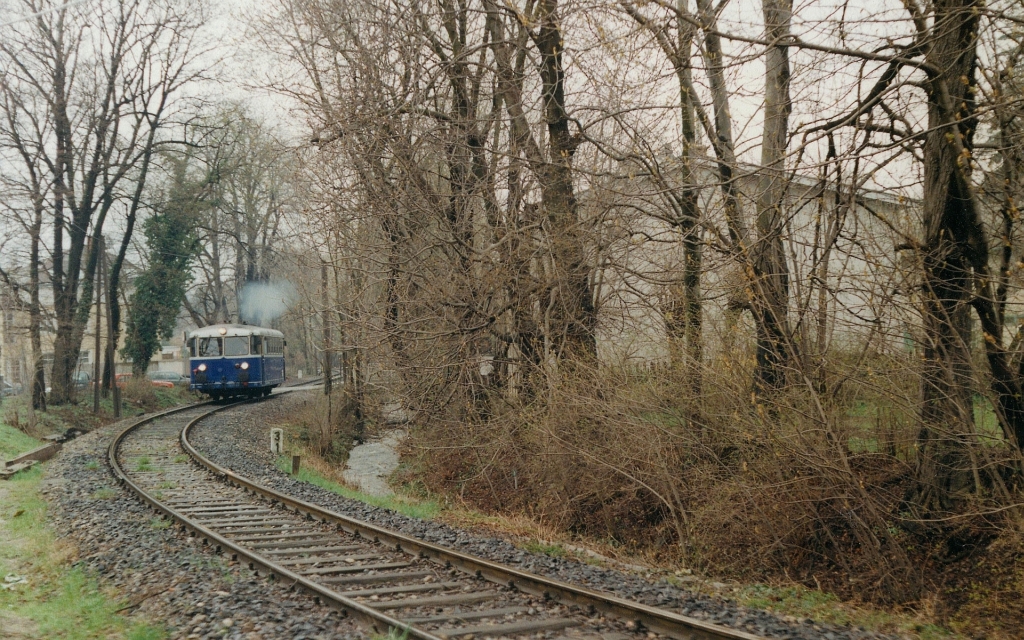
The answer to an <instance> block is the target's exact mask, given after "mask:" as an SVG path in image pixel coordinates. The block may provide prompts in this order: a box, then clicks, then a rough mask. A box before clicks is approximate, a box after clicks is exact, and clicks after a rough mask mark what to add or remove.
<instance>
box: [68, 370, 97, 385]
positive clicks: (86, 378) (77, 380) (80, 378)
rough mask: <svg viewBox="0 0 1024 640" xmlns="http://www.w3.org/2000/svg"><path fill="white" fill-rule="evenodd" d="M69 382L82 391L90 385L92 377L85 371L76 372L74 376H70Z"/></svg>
mask: <svg viewBox="0 0 1024 640" xmlns="http://www.w3.org/2000/svg"><path fill="white" fill-rule="evenodd" d="M71 381H72V382H73V383H74V385H75V387H77V388H79V389H84V388H86V387H88V386H89V385H90V384H91V383H92V376H91V375H89V372H87V371H76V372H75V375H74V376H72V378H71Z"/></svg>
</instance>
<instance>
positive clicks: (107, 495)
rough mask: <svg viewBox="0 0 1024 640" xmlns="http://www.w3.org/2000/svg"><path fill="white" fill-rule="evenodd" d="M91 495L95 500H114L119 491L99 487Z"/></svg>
mask: <svg viewBox="0 0 1024 640" xmlns="http://www.w3.org/2000/svg"><path fill="white" fill-rule="evenodd" d="M89 497H90V498H92V499H93V500H113V499H114V498H116V497H117V492H116V491H114V490H113V489H110V488H108V487H104V488H102V489H97V490H96V491H93V492H92V495H91V496H89Z"/></svg>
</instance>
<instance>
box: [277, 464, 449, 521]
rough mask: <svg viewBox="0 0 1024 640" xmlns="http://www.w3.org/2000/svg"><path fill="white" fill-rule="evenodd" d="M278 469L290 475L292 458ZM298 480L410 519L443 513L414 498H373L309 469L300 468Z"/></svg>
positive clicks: (278, 466)
mask: <svg viewBox="0 0 1024 640" xmlns="http://www.w3.org/2000/svg"><path fill="white" fill-rule="evenodd" d="M277 468H278V469H280V470H281V471H284V472H285V473H290V472H291V469H292V460H291V458H290V457H289V456H281V457H279V458H278V459H277ZM298 479H299V480H301V481H303V482H308V483H310V484H313V485H316V486H318V487H320V488H321V489H326V490H327V491H330V492H332V493H336V494H338V495H339V496H342V497H344V498H349V499H351V500H358V501H360V502H365V503H366V504H369V505H373V506H375V507H383V508H384V509H391V510H392V511H397V512H398V513H401V514H402V515H404V516H409V517H410V518H418V519H420V520H433V519H434V518H436V517H437V515H438V514H439V513H440V512H441V506H440V505H439V504H438V503H436V502H434V501H431V500H414V499H412V498H409V497H406V496H399V495H392V496H371V495H370V494H368V493H363V492H362V491H357V490H355V489H350V488H349V487H346V486H345V485H343V484H341V483H339V482H335V481H334V480H331V479H329V478H326V477H324V476H323V475H321V474H320V473H318V472H317V471H315V470H313V469H310V468H308V467H300V468H299V475H298Z"/></svg>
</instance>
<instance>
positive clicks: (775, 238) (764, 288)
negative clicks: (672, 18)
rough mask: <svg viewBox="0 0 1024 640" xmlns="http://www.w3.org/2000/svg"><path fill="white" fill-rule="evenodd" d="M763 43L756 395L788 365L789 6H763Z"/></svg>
mask: <svg viewBox="0 0 1024 640" xmlns="http://www.w3.org/2000/svg"><path fill="white" fill-rule="evenodd" d="M762 9H763V12H764V21H765V35H766V39H767V40H768V41H769V42H770V43H772V44H770V45H769V46H768V50H767V52H766V53H765V91H764V130H763V133H762V136H761V177H760V180H759V185H758V194H757V196H758V197H757V232H758V239H757V246H756V247H755V250H754V256H753V260H754V265H753V266H754V282H753V296H752V300H751V308H752V310H753V314H754V321H755V323H756V325H757V371H756V373H755V380H754V389H755V392H757V393H758V394H759V395H761V394H765V393H767V392H770V391H772V390H775V389H778V388H779V387H781V386H783V385H784V384H785V379H786V367H787V363H788V361H789V350H790V344H789V342H790V340H789V320H788V307H789V268H788V265H787V263H786V253H785V247H784V246H783V242H782V239H783V233H784V230H785V212H784V207H785V198H786V176H785V169H786V145H787V142H788V138H789V114H790V111H791V110H792V104H791V102H790V98H789V81H790V74H789V52H788V49H787V47H786V46H785V45H784V44H778V42H779V41H780V40H783V39H785V38H786V36H788V35H789V23H790V19H791V13H792V4H791V0H763V4H762Z"/></svg>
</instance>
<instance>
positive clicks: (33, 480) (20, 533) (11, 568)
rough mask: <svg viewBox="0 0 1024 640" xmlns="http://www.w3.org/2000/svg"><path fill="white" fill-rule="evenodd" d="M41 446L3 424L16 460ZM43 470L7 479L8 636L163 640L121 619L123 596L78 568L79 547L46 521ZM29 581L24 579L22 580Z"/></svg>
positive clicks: (2, 562)
mask: <svg viewBox="0 0 1024 640" xmlns="http://www.w3.org/2000/svg"><path fill="white" fill-rule="evenodd" d="M39 444H41V443H40V442H39V441H38V440H36V439H34V438H30V437H29V436H27V435H25V434H23V433H21V432H20V431H18V430H17V429H14V428H13V427H10V426H9V425H6V424H3V423H0V452H2V454H3V456H4V457H11V456H13V455H17V454H19V453H23V452H24V451H28V450H31V449H33V448H35V447H36V446H39ZM42 478H43V469H42V467H41V466H38V465H37V466H36V467H33V468H32V469H30V470H28V471H25V472H22V473H20V474H18V475H16V476H14V477H13V478H11V479H10V480H8V481H6V482H0V584H4V581H6V580H7V577H8V576H10V580H11V581H17V583H16V584H15V583H14V582H12V583H8V584H11V585H12V586H11V587H9V588H0V636H2V637H4V638H11V639H22V638H24V639H29V638H33V639H35V638H63V639H67V640H91V639H99V638H126V639H127V640H162V639H163V638H166V637H167V632H166V631H165V630H164V629H162V628H160V627H158V626H154V625H150V624H146V623H140V622H135V621H132V620H129V619H128V618H126V617H124V616H122V615H120V613H119V612H118V609H119V608H120V607H121V606H122V605H121V603H120V602H119V600H118V598H117V596H116V594H114V593H113V592H110V591H108V590H104V589H102V588H101V587H100V586H99V584H98V583H97V582H96V581H95V580H94V579H92V578H90V577H89V576H87V575H86V574H85V573H84V572H83V571H82V570H81V569H79V568H77V567H73V566H72V562H73V561H74V559H75V549H74V547H73V546H71V545H70V544H68V543H67V542H65V541H63V540H59V539H57V538H56V536H55V535H54V533H53V531H51V530H50V528H49V527H48V526H47V524H46V509H47V505H46V501H45V500H44V499H43V497H42V495H41V494H40V491H39V489H40V483H41V481H42ZM20 578H24V582H21V581H19V580H20Z"/></svg>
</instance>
